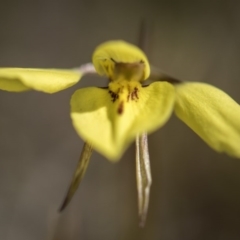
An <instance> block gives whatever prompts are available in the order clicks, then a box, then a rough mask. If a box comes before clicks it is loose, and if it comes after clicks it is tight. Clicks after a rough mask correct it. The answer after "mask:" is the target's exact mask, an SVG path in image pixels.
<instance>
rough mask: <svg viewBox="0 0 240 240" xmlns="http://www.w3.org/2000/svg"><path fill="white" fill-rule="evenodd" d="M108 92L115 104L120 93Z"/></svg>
mask: <svg viewBox="0 0 240 240" xmlns="http://www.w3.org/2000/svg"><path fill="white" fill-rule="evenodd" d="M108 92H109V94H110V96H111V98H112V102H115V101H116V100H117V99H118V98H119V95H118V93H115V92H113V91H111V90H109V91H108Z"/></svg>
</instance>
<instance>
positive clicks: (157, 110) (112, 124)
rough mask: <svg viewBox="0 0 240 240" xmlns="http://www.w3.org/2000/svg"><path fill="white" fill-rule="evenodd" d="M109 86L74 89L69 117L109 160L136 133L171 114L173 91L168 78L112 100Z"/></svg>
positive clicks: (86, 138)
mask: <svg viewBox="0 0 240 240" xmlns="http://www.w3.org/2000/svg"><path fill="white" fill-rule="evenodd" d="M111 94H112V93H111V92H110V91H108V89H100V88H95V87H90V88H85V89H80V90H77V91H76V92H75V93H74V94H73V96H72V99H71V117H72V121H73V125H74V127H75V129H76V131H77V133H78V134H79V135H80V136H81V137H82V138H83V139H84V140H85V141H87V142H89V143H91V144H92V145H93V148H94V149H96V150H97V151H99V152H100V153H102V154H103V155H105V156H106V157H107V158H109V159H111V160H117V159H119V158H120V157H121V155H122V154H123V152H124V150H125V149H126V147H127V146H128V145H129V144H130V143H131V141H133V140H134V138H135V137H136V135H137V134H138V133H142V132H145V131H146V132H152V131H154V130H156V129H157V128H159V127H161V126H162V125H163V124H164V123H165V122H166V121H167V120H168V118H169V117H170V115H171V113H172V110H173V105H174V100H175V91H174V88H173V86H172V85H171V84H169V83H167V82H161V83H160V82H157V83H153V84H151V85H150V86H148V87H143V88H142V87H141V88H140V89H139V91H138V99H136V98H135V99H134V100H129V101H122V99H121V98H119V99H117V100H116V101H113V99H112V98H113V96H112V95H111Z"/></svg>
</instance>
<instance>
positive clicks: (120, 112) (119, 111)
mask: <svg viewBox="0 0 240 240" xmlns="http://www.w3.org/2000/svg"><path fill="white" fill-rule="evenodd" d="M117 112H118V114H119V115H121V114H122V113H123V102H120V104H119V106H118V109H117Z"/></svg>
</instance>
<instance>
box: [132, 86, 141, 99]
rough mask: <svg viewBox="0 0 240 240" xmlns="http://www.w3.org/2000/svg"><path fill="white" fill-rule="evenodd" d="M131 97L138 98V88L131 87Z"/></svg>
mask: <svg viewBox="0 0 240 240" xmlns="http://www.w3.org/2000/svg"><path fill="white" fill-rule="evenodd" d="M131 99H132V100H137V99H139V97H138V88H136V87H135V88H134V89H133V91H132V92H131Z"/></svg>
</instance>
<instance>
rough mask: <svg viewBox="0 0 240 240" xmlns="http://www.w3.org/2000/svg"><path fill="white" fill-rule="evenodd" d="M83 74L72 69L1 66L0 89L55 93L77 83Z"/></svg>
mask: <svg viewBox="0 0 240 240" xmlns="http://www.w3.org/2000/svg"><path fill="white" fill-rule="evenodd" d="M81 76H82V74H81V73H79V72H74V71H71V70H57V69H33V68H0V89H1V90H5V91H10V92H22V91H27V90H31V89H33V90H37V91H42V92H45V93H55V92H58V91H61V90H63V89H66V88H68V87H71V86H73V85H74V84H76V83H77V82H78V81H79V80H80V78H81Z"/></svg>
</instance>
